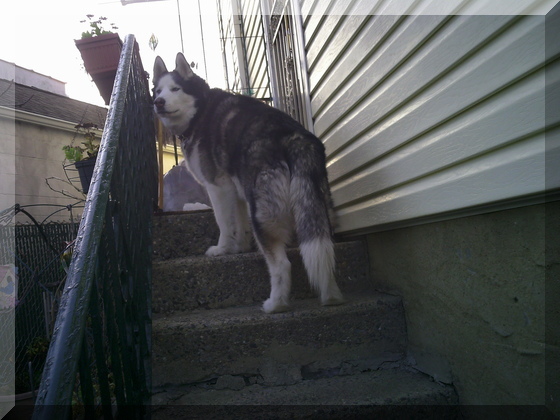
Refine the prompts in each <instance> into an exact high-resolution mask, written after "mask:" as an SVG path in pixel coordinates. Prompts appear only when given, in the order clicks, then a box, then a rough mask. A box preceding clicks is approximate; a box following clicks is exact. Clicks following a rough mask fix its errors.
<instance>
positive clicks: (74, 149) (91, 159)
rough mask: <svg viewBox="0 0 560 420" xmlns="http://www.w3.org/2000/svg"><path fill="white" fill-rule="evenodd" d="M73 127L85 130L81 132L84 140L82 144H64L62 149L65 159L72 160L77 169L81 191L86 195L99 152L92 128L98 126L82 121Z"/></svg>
mask: <svg viewBox="0 0 560 420" xmlns="http://www.w3.org/2000/svg"><path fill="white" fill-rule="evenodd" d="M75 128H76V129H77V130H78V132H80V130H85V132H84V133H83V136H84V138H85V141H83V142H82V146H73V145H66V146H64V147H63V148H62V150H64V154H65V157H66V159H67V160H69V161H70V162H73V164H74V166H75V167H76V169H77V170H78V175H79V176H80V183H81V184H82V191H83V192H84V194H86V195H87V193H88V191H89V185H90V184H91V178H92V177H93V168H94V167H95V161H96V160H97V153H98V152H99V141H98V140H96V139H97V136H96V134H95V132H94V129H98V127H97V125H96V124H93V123H84V124H78V125H77V126H76V127H75Z"/></svg>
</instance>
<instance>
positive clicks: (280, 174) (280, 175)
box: [248, 169, 294, 313]
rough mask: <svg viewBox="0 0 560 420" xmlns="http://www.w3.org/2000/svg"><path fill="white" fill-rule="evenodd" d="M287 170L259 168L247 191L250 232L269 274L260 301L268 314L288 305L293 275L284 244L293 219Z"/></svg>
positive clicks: (279, 310)
mask: <svg viewBox="0 0 560 420" xmlns="http://www.w3.org/2000/svg"><path fill="white" fill-rule="evenodd" d="M286 172H287V171H286V170H285V169H277V170H266V171H262V172H261V173H260V174H259V176H258V177H257V180H256V182H255V183H254V186H255V187H254V189H252V190H251V191H250V193H249V194H248V195H249V197H248V198H249V205H250V208H251V222H252V225H253V233H254V235H255V239H256V241H257V244H258V246H259V248H260V250H261V252H262V253H263V255H264V257H265V259H266V263H267V266H268V271H269V274H270V288H271V290H270V297H269V298H268V299H267V300H266V301H265V302H264V304H263V310H264V311H265V312H267V313H272V312H283V311H285V310H287V309H288V307H289V297H290V288H291V284H292V277H291V264H290V261H289V260H288V256H287V255H286V244H287V243H288V242H289V241H290V239H291V237H292V234H293V223H294V222H293V217H292V214H291V209H290V201H289V190H288V186H289V180H288V177H287V175H286Z"/></svg>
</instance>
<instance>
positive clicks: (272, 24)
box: [261, 0, 313, 131]
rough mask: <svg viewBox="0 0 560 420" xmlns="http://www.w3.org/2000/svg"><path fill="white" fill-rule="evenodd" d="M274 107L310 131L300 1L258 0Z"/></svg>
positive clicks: (309, 107)
mask: <svg viewBox="0 0 560 420" xmlns="http://www.w3.org/2000/svg"><path fill="white" fill-rule="evenodd" d="M261 8H262V11H263V21H264V26H265V37H266V43H267V53H268V57H269V58H268V61H269V65H270V67H269V70H270V77H271V81H272V83H271V86H272V96H273V100H274V106H275V107H276V108H279V109H281V110H282V111H284V112H285V113H287V114H289V115H290V116H291V117H292V118H294V119H295V120H297V121H299V122H300V123H301V124H302V125H303V126H304V127H306V128H307V129H309V130H311V131H313V120H312V116H311V105H310V102H309V87H308V80H307V77H308V76H307V64H306V58H305V51H304V46H303V33H302V31H303V29H302V23H301V13H300V12H299V2H298V1H295V2H294V1H292V0H261Z"/></svg>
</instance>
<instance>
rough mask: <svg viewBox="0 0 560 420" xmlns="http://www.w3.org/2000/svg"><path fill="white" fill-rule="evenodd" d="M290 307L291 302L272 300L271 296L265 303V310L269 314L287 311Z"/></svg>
mask: <svg viewBox="0 0 560 420" xmlns="http://www.w3.org/2000/svg"><path fill="white" fill-rule="evenodd" d="M289 308H290V305H289V303H288V302H286V301H283V300H272V299H271V298H268V299H267V300H265V301H264V303H263V311H265V312H266V313H267V314H274V313H278V312H286V311H287V310H288V309H289Z"/></svg>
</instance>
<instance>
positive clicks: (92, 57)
mask: <svg viewBox="0 0 560 420" xmlns="http://www.w3.org/2000/svg"><path fill="white" fill-rule="evenodd" d="M93 18H94V15H87V20H83V21H82V23H87V24H88V27H89V29H88V30H87V31H84V32H82V38H81V39H76V40H74V42H75V43H76V47H77V48H78V50H80V54H81V55H82V59H83V61H84V67H85V69H86V71H87V72H88V74H89V75H90V76H91V78H92V79H93V81H94V83H95V85H96V86H97V89H99V93H100V94H101V97H102V98H103V99H104V100H105V104H106V105H109V101H110V99H111V93H112V91H113V83H114V81H115V76H116V74H117V68H118V66H119V59H120V56H121V49H122V45H123V43H122V41H121V39H120V37H119V34H117V33H113V32H112V31H111V30H107V29H105V28H104V27H103V25H104V23H105V21H106V20H107V18H106V17H102V16H100V17H99V18H98V19H93ZM110 27H111V29H112V30H116V29H118V28H117V27H116V26H115V24H113V23H111V24H110Z"/></svg>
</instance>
